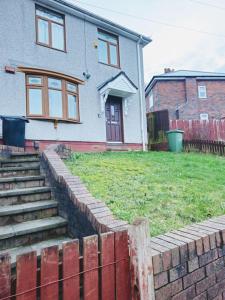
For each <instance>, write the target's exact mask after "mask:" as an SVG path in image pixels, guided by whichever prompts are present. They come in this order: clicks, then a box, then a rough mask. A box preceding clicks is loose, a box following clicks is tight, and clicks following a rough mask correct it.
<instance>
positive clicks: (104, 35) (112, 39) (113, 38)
mask: <svg viewBox="0 0 225 300" xmlns="http://www.w3.org/2000/svg"><path fill="white" fill-rule="evenodd" d="M98 37H99V38H100V39H103V40H106V41H108V42H111V43H114V44H117V43H118V39H117V37H116V36H114V35H111V34H110V33H107V32H102V31H99V32H98Z"/></svg>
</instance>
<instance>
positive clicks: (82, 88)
mask: <svg viewBox="0 0 225 300" xmlns="http://www.w3.org/2000/svg"><path fill="white" fill-rule="evenodd" d="M150 42H151V39H150V38H147V37H144V36H142V35H140V34H137V33H135V32H133V31H131V30H129V29H127V28H124V27H122V26H120V25H117V24H115V23H113V22H111V21H109V20H106V19H104V18H102V17H100V16H97V15H95V14H93V13H90V12H88V11H86V10H84V9H81V8H79V7H77V6H75V5H72V4H70V3H68V2H65V1H62V0H36V1H34V0H19V1H18V0H1V3H0V115H11V116H12V115H13V116H26V117H27V118H29V120H30V123H29V124H27V125H26V145H27V146H30V147H32V145H33V144H34V141H38V142H39V145H40V147H41V148H42V149H43V148H45V147H46V146H47V145H49V144H51V143H55V142H56V141H57V142H59V141H60V142H61V143H67V144H70V146H71V147H72V148H73V149H75V150H80V151H103V150H106V149H108V148H109V149H144V148H145V145H146V120H145V94H144V79H143V54H142V49H143V47H145V46H146V45H147V44H149V43H150ZM0 132H1V130H0Z"/></svg>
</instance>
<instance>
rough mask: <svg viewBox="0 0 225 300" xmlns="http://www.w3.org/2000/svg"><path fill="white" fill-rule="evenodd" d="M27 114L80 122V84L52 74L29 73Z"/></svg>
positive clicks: (34, 116) (41, 117)
mask: <svg viewBox="0 0 225 300" xmlns="http://www.w3.org/2000/svg"><path fill="white" fill-rule="evenodd" d="M26 86H27V115H28V116H29V117H33V118H40V119H53V120H64V121H72V122H79V95H78V84H76V83H75V82H71V81H69V80H67V79H64V78H62V79H61V78H59V77H54V76H52V75H50V76H47V75H39V74H38V75H36V74H34V75H33V74H28V75H27V76H26Z"/></svg>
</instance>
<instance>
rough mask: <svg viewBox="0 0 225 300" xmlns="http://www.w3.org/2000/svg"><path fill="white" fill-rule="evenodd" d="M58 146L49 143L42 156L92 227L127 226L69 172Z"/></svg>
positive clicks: (112, 227) (99, 230) (99, 231)
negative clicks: (59, 153)
mask: <svg viewBox="0 0 225 300" xmlns="http://www.w3.org/2000/svg"><path fill="white" fill-rule="evenodd" d="M59 146H60V145H49V146H48V147H47V149H46V150H45V151H44V152H43V153H42V155H43V158H44V160H45V161H46V162H47V163H48V165H49V168H50V170H51V172H52V175H53V177H54V179H55V180H56V181H57V182H58V183H60V184H62V185H63V186H64V187H65V188H66V190H67V192H68V194H69V196H70V199H71V200H72V201H73V203H74V204H75V206H76V207H77V208H78V209H79V210H80V211H81V212H82V213H84V214H85V215H86V217H87V219H88V220H89V221H90V222H91V224H92V226H93V228H94V229H95V230H96V231H97V232H98V233H102V232H108V231H118V230H121V229H125V228H127V226H128V223H127V222H125V221H121V220H117V219H116V218H115V217H114V216H113V214H112V212H111V211H110V209H109V208H108V207H107V206H106V204H105V203H103V202H102V201H100V200H98V199H96V198H94V197H93V196H92V195H91V193H90V192H89V191H88V190H87V188H86V186H85V185H84V184H83V183H82V182H81V180H80V178H79V177H78V176H74V175H72V174H71V172H70V171H69V170H68V168H67V167H66V165H65V164H64V162H63V161H62V159H61V158H60V156H59V155H58V153H57V148H58V147H59Z"/></svg>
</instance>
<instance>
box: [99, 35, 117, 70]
mask: <svg viewBox="0 0 225 300" xmlns="http://www.w3.org/2000/svg"><path fill="white" fill-rule="evenodd" d="M98 60H99V62H100V63H103V64H106V65H110V66H113V67H117V68H119V67H120V59H119V40H118V37H117V36H115V35H113V34H110V33H107V32H105V31H102V30H98Z"/></svg>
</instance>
